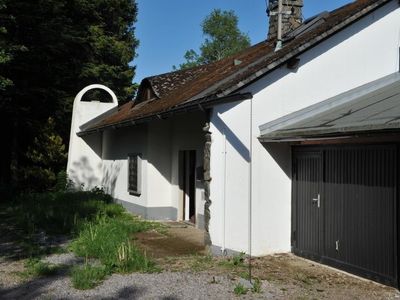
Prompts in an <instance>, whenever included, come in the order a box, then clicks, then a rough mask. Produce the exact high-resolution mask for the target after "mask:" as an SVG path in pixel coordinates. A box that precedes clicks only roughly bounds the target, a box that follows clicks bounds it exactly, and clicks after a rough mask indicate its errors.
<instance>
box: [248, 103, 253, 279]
mask: <svg viewBox="0 0 400 300" xmlns="http://www.w3.org/2000/svg"><path fill="white" fill-rule="evenodd" d="M249 105H250V116H249V121H250V124H249V125H250V130H249V131H250V132H249V135H250V141H249V142H250V144H249V203H248V206H249V207H248V210H249V216H248V220H249V224H248V243H249V244H248V251H249V280H250V283H251V271H252V266H251V259H252V245H251V243H252V225H253V222H252V206H253V205H252V204H253V203H252V197H253V193H252V192H253V191H252V189H253V98H250V104H249Z"/></svg>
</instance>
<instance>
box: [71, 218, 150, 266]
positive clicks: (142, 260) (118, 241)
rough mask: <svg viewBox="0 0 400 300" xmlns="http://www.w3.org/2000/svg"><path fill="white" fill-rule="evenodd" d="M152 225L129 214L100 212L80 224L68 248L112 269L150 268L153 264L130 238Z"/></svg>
mask: <svg viewBox="0 0 400 300" xmlns="http://www.w3.org/2000/svg"><path fill="white" fill-rule="evenodd" d="M151 227H152V224H151V223H150V222H145V221H139V220H138V219H136V218H133V217H131V216H124V215H122V216H120V217H119V218H116V217H114V218H110V217H106V216H100V217H98V218H97V219H96V220H95V221H92V222H88V223H86V224H84V225H83V226H82V230H81V232H80V234H79V236H78V238H77V239H76V240H74V241H73V242H72V244H71V247H70V248H71V250H72V251H73V252H74V253H75V254H76V255H78V256H81V257H86V258H96V259H98V260H100V262H101V263H102V264H103V265H104V266H106V267H107V268H109V269H110V270H113V271H115V272H119V273H128V272H133V271H141V272H151V271H153V270H154V264H153V263H152V262H151V261H150V260H149V259H147V257H146V255H145V254H142V253H141V252H140V251H139V250H138V249H137V247H135V245H134V244H133V242H132V240H131V236H132V234H134V233H136V232H140V231H144V230H148V229H150V228H151Z"/></svg>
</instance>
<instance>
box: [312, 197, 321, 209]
mask: <svg viewBox="0 0 400 300" xmlns="http://www.w3.org/2000/svg"><path fill="white" fill-rule="evenodd" d="M312 201H313V203H315V202H317V206H318V208H320V206H321V195H320V194H318V197H317V198H313V199H312Z"/></svg>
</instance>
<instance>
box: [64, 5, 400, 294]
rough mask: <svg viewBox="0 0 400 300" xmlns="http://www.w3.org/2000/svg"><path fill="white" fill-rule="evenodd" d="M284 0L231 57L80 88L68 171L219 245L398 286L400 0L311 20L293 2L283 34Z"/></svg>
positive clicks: (348, 7) (215, 248)
mask: <svg viewBox="0 0 400 300" xmlns="http://www.w3.org/2000/svg"><path fill="white" fill-rule="evenodd" d="M276 2H277V1H270V11H271V15H272V16H273V17H271V24H270V34H269V35H270V36H269V39H268V40H267V41H263V42H261V43H259V44H257V45H254V46H252V47H250V48H249V49H246V50H245V51H243V52H241V53H239V54H237V55H235V56H233V57H229V58H226V59H223V60H221V61H218V62H216V63H213V64H210V65H204V66H200V67H196V68H193V69H188V70H182V71H177V72H172V73H167V74H162V75H158V76H154V77H149V78H146V79H144V80H143V81H142V83H141V85H140V88H139V92H138V96H137V98H136V99H135V101H134V102H132V103H128V104H125V105H123V106H121V107H117V103H116V100H115V96H114V95H113V93H112V92H111V91H109V90H107V91H108V92H109V93H110V94H111V98H112V101H111V100H110V103H99V102H82V101H81V96H82V94H83V93H84V92H85V91H86V90H84V91H82V92H81V93H80V94H78V96H77V98H76V100H75V104H74V112H73V121H72V129H71V142H70V143H71V144H70V152H69V161H68V174H69V176H70V178H71V179H72V180H73V181H74V182H75V183H76V184H77V185H81V186H83V187H84V188H92V187H94V186H103V187H104V188H105V189H106V191H107V192H109V193H110V194H111V195H112V196H113V197H114V198H115V199H116V200H117V201H119V202H121V203H123V204H124V205H125V206H126V207H127V208H128V209H130V210H132V211H134V212H136V213H139V214H141V215H143V216H144V217H146V218H149V219H168V220H187V221H191V222H192V223H194V224H196V226H197V227H198V228H201V229H204V230H205V231H206V233H207V236H208V242H209V243H210V246H211V249H212V251H213V252H214V253H217V254H218V253H220V254H223V253H226V252H229V251H245V252H247V253H251V254H252V255H265V254H270V253H276V252H290V251H292V252H294V253H296V254H298V255H301V256H304V257H307V258H311V259H314V260H318V261H321V262H324V263H327V264H330V265H333V266H336V267H339V268H342V269H345V270H348V271H350V272H354V273H357V274H360V275H362V276H366V277H369V278H372V279H375V280H378V281H381V282H384V283H387V284H390V285H395V286H397V285H398V260H397V259H398V247H397V245H398V232H399V231H398V205H397V203H398V199H397V197H398V196H397V195H398V193H397V189H398V178H399V177H398V169H399V168H398V162H399V161H400V157H399V151H398V150H399V147H398V145H399V144H398V143H399V141H400V139H399V134H398V132H399V129H400V121H399V119H400V96H399V93H400V74H399V64H400V62H399V48H400V8H399V1H398V0H358V1H355V2H353V3H351V4H349V5H346V6H344V7H341V8H339V9H337V10H335V11H332V12H324V13H321V14H320V15H318V16H315V17H314V18H311V19H309V20H305V21H304V22H303V23H301V22H300V19H301V17H300V16H301V7H302V5H303V1H301V0H291V1H284V3H285V5H288V6H289V8H286V7H285V8H284V11H291V12H292V14H291V15H290V16H288V15H286V14H285V15H284V16H283V18H282V19H283V22H284V23H283V25H284V26H283V33H284V35H283V39H282V41H281V42H279V41H278V42H277V40H276V34H275V33H276V30H277V29H276V22H277V18H276V17H275V16H276V14H274V12H276V10H277V3H276ZM277 44H278V47H277ZM93 88H99V86H93ZM100 88H104V89H105V87H100Z"/></svg>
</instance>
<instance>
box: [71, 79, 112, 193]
mask: <svg viewBox="0 0 400 300" xmlns="http://www.w3.org/2000/svg"><path fill="white" fill-rule="evenodd" d="M93 89H101V90H104V91H106V92H108V93H109V94H110V97H111V101H110V102H98V101H91V102H85V101H82V97H83V96H84V95H85V94H86V93H87V92H88V91H90V90H93ZM117 106H118V100H117V97H116V96H115V94H114V93H113V92H112V91H111V90H110V89H109V88H107V87H105V86H103V85H99V84H93V85H90V86H87V87H86V88H84V89H83V90H81V91H80V92H79V93H78V95H77V96H76V97H75V99H74V105H73V110H72V122H71V134H70V142H69V151H68V164H67V174H68V177H69V178H70V179H71V180H72V181H73V182H74V184H75V185H76V187H77V188H82V189H84V190H90V189H92V188H94V187H96V186H97V187H99V186H100V185H101V181H102V160H101V152H102V137H101V133H96V134H93V135H90V136H87V137H85V138H84V139H82V138H80V137H78V136H77V135H76V133H77V132H79V131H81V130H80V128H79V127H80V126H82V125H83V124H85V123H86V122H88V121H90V120H92V119H93V118H96V117H97V116H99V115H101V114H103V113H105V112H107V111H109V110H111V109H113V108H115V107H117Z"/></svg>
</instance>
